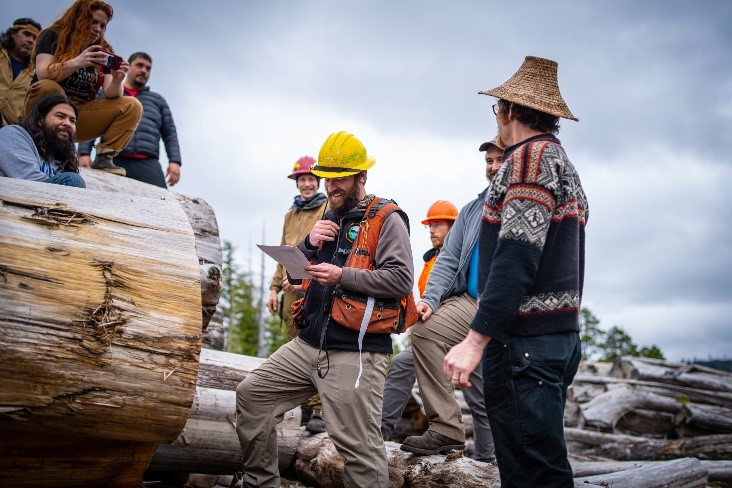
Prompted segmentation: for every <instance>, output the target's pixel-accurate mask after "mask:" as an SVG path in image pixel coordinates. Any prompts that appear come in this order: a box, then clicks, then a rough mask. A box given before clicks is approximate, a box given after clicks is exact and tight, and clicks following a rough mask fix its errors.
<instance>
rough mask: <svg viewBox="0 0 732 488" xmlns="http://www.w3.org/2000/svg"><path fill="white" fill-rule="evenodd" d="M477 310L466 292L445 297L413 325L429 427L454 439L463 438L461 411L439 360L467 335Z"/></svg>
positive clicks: (416, 364) (463, 439)
mask: <svg viewBox="0 0 732 488" xmlns="http://www.w3.org/2000/svg"><path fill="white" fill-rule="evenodd" d="M477 310H478V306H477V303H476V301H475V300H474V299H473V298H472V297H471V296H470V295H468V294H467V293H465V294H463V295H459V296H454V297H450V298H448V299H447V300H445V301H444V302H442V304H440V307H439V308H438V309H437V310H436V311H435V312H434V313H433V314H432V315H431V316H430V318H429V319H427V320H426V321H425V322H417V323H416V324H415V325H414V326H413V327H412V351H413V353H414V369H415V371H416V372H417V383H419V393H420V395H422V401H423V402H424V411H425V414H426V415H427V418H428V419H429V421H430V427H429V429H430V430H432V431H435V432H438V433H440V434H442V435H446V436H447V437H450V438H451V439H455V440H457V441H465V431H464V430H463V415H462V412H461V410H460V405H458V403H457V401H456V400H455V390H454V389H453V386H452V384H451V383H450V382H449V381H448V380H447V378H445V373H443V370H442V363H443V362H444V360H445V356H446V355H447V351H449V350H450V348H452V347H453V346H455V345H456V344H458V343H460V342H462V340H463V339H465V337H466V336H467V335H468V332H469V331H470V323H471V322H472V321H473V318H474V317H475V313H476V311H477ZM478 367H480V366H478ZM471 379H472V378H471Z"/></svg>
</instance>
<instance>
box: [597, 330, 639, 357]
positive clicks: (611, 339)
mask: <svg viewBox="0 0 732 488" xmlns="http://www.w3.org/2000/svg"><path fill="white" fill-rule="evenodd" d="M602 350H603V357H602V358H601V360H602V361H614V360H615V358H618V357H620V356H639V352H638V346H637V345H636V343H635V342H633V339H632V338H631V337H630V336H629V335H628V333H627V332H625V330H624V329H623V328H622V327H619V326H617V325H614V326H612V327H611V328H610V330H609V331H607V336H606V337H605V343H604V345H603V347H602Z"/></svg>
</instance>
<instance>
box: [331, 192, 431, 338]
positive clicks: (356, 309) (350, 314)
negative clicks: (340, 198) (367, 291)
mask: <svg viewBox="0 0 732 488" xmlns="http://www.w3.org/2000/svg"><path fill="white" fill-rule="evenodd" d="M395 211H398V212H400V213H401V214H402V218H403V219H405V224H406V225H407V228H408V227H409V223H408V222H409V221H408V220H407V218H406V215H405V214H404V212H403V211H402V209H400V208H399V206H397V204H396V203H394V202H393V201H391V200H388V199H384V198H378V197H377V198H374V200H373V201H372V202H371V203H370V204H369V206H368V207H366V212H364V216H363V218H362V219H361V223H360V225H359V229H358V234H357V235H356V239H355V241H354V243H353V247H352V248H351V253H350V254H349V256H348V259H347V260H346V264H345V266H346V267H350V268H358V269H370V270H373V269H374V255H375V254H376V246H377V245H378V243H379V234H380V233H381V226H382V225H383V224H384V220H385V219H386V217H388V216H389V215H391V213H392V212H395ZM367 299H368V297H365V296H363V295H361V294H355V293H352V292H347V291H344V290H343V291H340V292H336V293H334V295H333V305H332V307H331V318H332V319H333V320H335V321H336V322H338V323H339V324H340V325H342V326H344V327H347V328H349V329H353V330H359V329H360V327H361V321H362V319H363V316H364V314H365V312H366V303H367ZM389 301H390V300H383V299H374V302H375V303H374V307H373V310H372V312H371V317H370V318H369V323H368V327H367V328H366V332H368V333H385V334H390V333H394V334H399V333H402V332H404V331H405V330H407V329H408V328H409V327H411V326H412V325H414V324H415V323H416V322H417V318H418V314H417V307H416V305H415V302H414V296H413V295H412V293H411V292H410V293H409V294H408V295H405V296H403V297H400V299H399V301H398V304H397V303H394V305H393V306H390V305H389V303H387V302H389ZM391 301H392V302H393V301H394V300H391Z"/></svg>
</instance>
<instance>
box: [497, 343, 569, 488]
mask: <svg viewBox="0 0 732 488" xmlns="http://www.w3.org/2000/svg"><path fill="white" fill-rule="evenodd" d="M580 356H581V353H580V339H579V334H578V333H577V332H568V333H561V334H551V335H542V336H533V337H519V336H513V335H509V337H508V339H507V340H506V342H505V343H503V342H499V341H497V340H492V341H491V342H490V343H488V346H487V347H486V350H485V355H484V356H483V385H484V386H483V390H484V393H485V405H486V409H487V411H488V419H489V420H490V424H491V429H492V430H493V440H494V441H495V445H496V458H497V460H498V470H499V472H500V475H501V487H502V488H514V487H521V488H524V487H527V488H528V487H531V488H538V487H541V488H550V487H568V488H571V487H573V486H574V481H573V479H572V467H571V466H570V465H569V461H568V460H567V446H566V444H565V442H564V404H565V402H566V399H567V388H568V387H569V385H570V384H571V383H572V380H573V379H574V375H575V374H576V373H577V368H578V367H579V362H580Z"/></svg>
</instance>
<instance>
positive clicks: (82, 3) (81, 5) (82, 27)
mask: <svg viewBox="0 0 732 488" xmlns="http://www.w3.org/2000/svg"><path fill="white" fill-rule="evenodd" d="M97 10H102V11H103V12H104V13H105V14H106V15H107V17H108V21H111V20H112V15H113V14H114V10H113V9H112V6H111V5H109V4H108V3H105V2H103V1H102V0H76V1H75V2H74V3H73V4H72V5H71V7H69V8H68V9H66V11H65V12H64V13H63V15H62V16H61V18H59V19H58V20H57V21H55V22H54V23H53V24H51V25H50V26H49V27H48V28H46V29H44V30H43V31H42V32H41V33H40V34H39V35H38V38H39V39H40V37H41V36H42V35H43V33H44V32H45V31H46V30H52V31H55V32H56V33H57V34H58V41H57V42H56V50H55V51H54V53H53V61H52V63H51V64H50V65H49V66H48V78H49V79H52V80H54V79H57V78H60V77H61V70H62V65H63V63H65V62H66V61H68V60H70V59H73V58H75V57H76V56H78V55H79V54H81V52H82V51H83V50H84V49H86V48H87V47H89V32H90V31H91V21H92V12H95V11H97ZM97 44H98V45H100V46H102V49H104V50H105V51H109V52H111V53H113V52H114V49H112V46H111V45H110V44H109V43H108V42H107V40H106V39H105V38H104V33H103V32H102V37H101V38H100V39H99V40H98V41H97ZM37 50H38V43H36V46H35V48H34V49H33V56H32V57H31V60H32V61H31V65H32V66H31V69H35V64H36V62H35V60H36V54H37V52H36V51H37Z"/></svg>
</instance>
